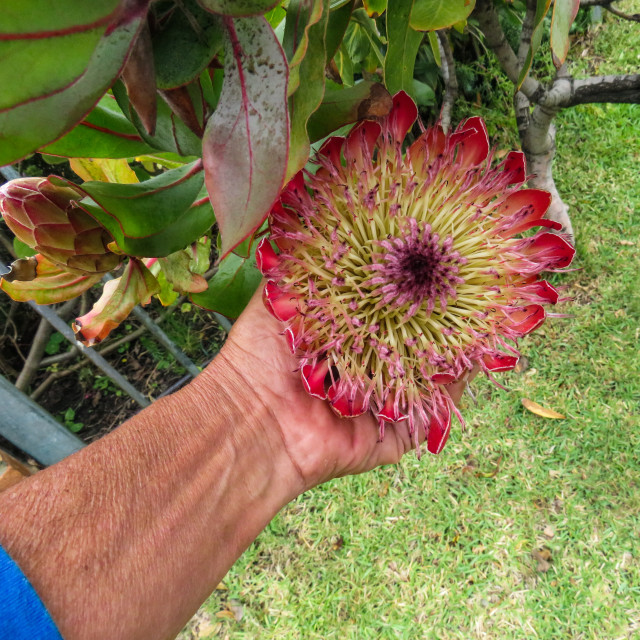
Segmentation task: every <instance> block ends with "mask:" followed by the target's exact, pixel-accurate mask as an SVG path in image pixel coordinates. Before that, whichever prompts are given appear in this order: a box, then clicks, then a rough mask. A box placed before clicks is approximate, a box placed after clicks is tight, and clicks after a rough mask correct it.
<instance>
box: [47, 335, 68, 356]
mask: <svg viewBox="0 0 640 640" xmlns="http://www.w3.org/2000/svg"><path fill="white" fill-rule="evenodd" d="M65 340H66V338H65V337H64V336H63V335H62V334H61V333H59V332H58V331H55V332H54V333H52V334H51V335H50V336H49V340H47V346H46V347H45V348H44V352H45V353H46V354H47V355H48V356H55V355H56V353H60V347H61V346H62V345H63V344H64V343H65Z"/></svg>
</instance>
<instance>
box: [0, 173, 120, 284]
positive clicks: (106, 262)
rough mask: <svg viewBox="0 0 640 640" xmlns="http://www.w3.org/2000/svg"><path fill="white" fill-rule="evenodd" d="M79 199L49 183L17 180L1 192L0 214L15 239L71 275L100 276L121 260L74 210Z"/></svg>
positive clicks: (69, 190) (98, 229)
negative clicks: (86, 274) (95, 274)
mask: <svg viewBox="0 0 640 640" xmlns="http://www.w3.org/2000/svg"><path fill="white" fill-rule="evenodd" d="M82 197H83V194H82V192H81V191H80V190H78V189H75V188H74V187H71V186H67V187H63V186H58V185H56V184H53V183H52V182H51V180H50V179H49V178H19V179H17V180H12V181H11V182H7V183H6V184H5V185H3V186H2V187H0V213H2V216H3V217H4V220H5V222H6V223H7V226H8V227H9V229H11V231H13V233H14V234H15V235H16V236H17V238H18V239H19V240H21V241H22V242H24V243H25V244H26V245H28V246H29V247H31V248H32V249H35V250H36V251H37V252H39V253H41V254H42V255H43V256H45V257H46V258H48V259H49V260H50V261H51V262H53V263H55V264H56V265H58V266H60V267H62V268H64V269H67V270H68V271H72V272H74V273H104V272H107V271H110V270H111V269H114V268H115V267H116V266H117V265H118V264H119V262H120V257H119V256H117V255H116V254H115V253H113V252H111V251H109V250H108V249H107V244H108V243H109V242H111V241H112V240H113V238H112V237H111V235H110V234H109V232H108V231H107V230H106V229H104V228H103V227H102V226H100V225H99V224H98V223H97V222H96V221H95V220H94V219H93V218H92V217H91V216H89V215H88V214H87V213H86V212H85V211H83V210H82V209H81V208H80V206H79V205H78V200H80V199H82Z"/></svg>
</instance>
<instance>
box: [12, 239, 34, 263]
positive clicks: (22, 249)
mask: <svg viewBox="0 0 640 640" xmlns="http://www.w3.org/2000/svg"><path fill="white" fill-rule="evenodd" d="M13 250H14V251H15V252H16V257H18V258H29V257H31V256H35V255H36V253H37V251H35V250H34V249H32V248H31V247H30V246H29V245H28V244H25V243H24V242H22V240H18V238H14V239H13Z"/></svg>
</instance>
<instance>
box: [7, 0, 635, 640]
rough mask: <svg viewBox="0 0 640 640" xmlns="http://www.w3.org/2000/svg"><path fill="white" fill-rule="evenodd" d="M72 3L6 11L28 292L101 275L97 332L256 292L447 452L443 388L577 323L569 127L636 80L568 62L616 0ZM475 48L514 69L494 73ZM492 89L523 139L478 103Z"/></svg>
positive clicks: (14, 271)
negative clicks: (560, 164) (35, 162)
mask: <svg viewBox="0 0 640 640" xmlns="http://www.w3.org/2000/svg"><path fill="white" fill-rule="evenodd" d="M36 4H37V3H36ZM68 4H69V7H68V10H66V11H65V12H64V13H61V12H59V11H57V10H55V9H53V8H51V7H50V6H49V5H48V4H47V3H44V4H43V5H42V6H41V7H40V6H38V8H37V10H36V9H35V8H34V10H33V11H32V10H27V9H26V8H25V6H24V2H21V1H18V0H15V1H14V0H12V1H11V2H10V3H9V6H7V7H6V8H4V9H3V16H2V17H0V47H1V48H2V49H4V56H3V57H2V59H3V60H4V62H3V63H2V66H1V67H0V76H1V77H2V78H3V80H4V82H3V87H6V88H7V89H6V90H5V91H4V92H3V97H2V103H1V104H0V165H10V164H15V166H22V161H23V160H24V159H25V158H30V157H32V155H33V154H38V157H39V158H40V159H42V160H44V162H45V163H48V164H49V166H50V168H51V171H50V172H44V171H43V172H42V175H38V176H33V175H30V176H28V177H20V178H17V179H15V180H12V181H10V182H7V183H6V184H4V185H3V186H2V187H1V188H0V211H1V212H2V216H3V219H4V221H5V223H6V225H7V227H8V228H9V229H10V230H11V231H12V232H13V234H14V236H15V240H13V242H12V250H13V253H14V255H15V260H14V261H13V263H12V264H11V265H9V266H8V267H7V269H6V270H5V272H4V274H3V276H4V277H3V278H2V280H0V288H2V289H3V291H4V292H5V293H6V294H8V295H9V296H10V297H11V298H12V299H14V300H18V301H28V300H33V301H35V302H37V303H39V304H58V303H65V302H67V301H69V300H73V299H75V298H76V297H78V296H80V295H81V294H83V292H87V291H93V290H94V288H96V287H98V286H102V292H101V294H100V295H99V297H98V299H97V300H96V301H95V303H94V304H93V307H92V308H90V309H86V310H84V312H83V313H82V314H81V315H79V316H78V317H76V318H75V321H74V322H73V327H74V330H75V332H76V334H77V337H78V339H79V340H81V341H82V342H83V343H84V344H86V345H96V344H98V343H100V342H101V341H103V340H104V339H106V338H107V337H108V336H109V334H110V333H111V332H112V331H114V330H115V329H116V328H117V327H119V326H122V325H123V323H125V321H126V320H127V318H128V316H129V314H130V313H131V311H132V309H133V308H134V307H135V306H136V305H139V304H142V305H146V304H148V303H149V302H150V300H151V299H152V298H154V297H155V298H157V299H159V300H160V302H161V303H162V304H163V305H171V304H172V303H174V302H175V301H176V299H178V297H179V296H187V298H186V299H188V300H189V301H190V302H191V303H193V304H195V305H198V306H200V307H203V308H205V309H209V310H212V311H215V312H218V313H220V314H222V315H224V316H226V317H229V318H234V317H237V316H238V315H239V314H240V313H241V311H242V310H243V309H244V307H245V306H246V304H247V303H248V301H249V300H250V298H251V296H252V295H253V294H254V292H255V291H256V290H257V289H258V288H259V287H262V289H263V300H264V304H265V305H266V307H267V309H268V310H269V311H270V312H271V313H272V314H273V315H274V316H275V317H276V318H278V319H279V320H280V321H281V322H282V327H283V340H287V341H288V343H289V346H290V348H291V350H292V352H293V353H295V354H296V355H297V356H298V357H299V361H300V384H301V385H304V387H305V388H306V389H307V391H308V392H309V393H310V394H312V395H315V396H317V397H319V398H322V399H326V400H327V401H328V402H329V403H330V404H331V405H332V407H333V408H334V410H335V411H336V412H337V413H338V414H339V415H341V416H345V418H348V417H349V416H356V415H359V414H361V413H363V412H365V411H372V412H373V413H374V415H376V417H377V418H378V421H379V425H380V437H384V430H385V426H386V425H389V424H391V423H402V426H404V427H406V428H407V429H409V431H410V432H411V434H413V435H414V437H415V440H416V447H417V449H418V451H419V440H421V439H422V438H424V439H425V440H426V448H427V449H428V450H429V451H430V452H432V453H439V452H440V451H441V450H442V448H443V446H444V444H445V443H446V442H447V439H448V437H449V434H450V429H451V422H452V415H453V416H456V415H457V416H458V418H459V419H460V421H461V422H463V420H462V415H461V414H460V412H459V410H458V409H457V407H456V406H455V405H454V404H453V403H452V402H451V399H450V398H449V395H448V392H447V385H448V384H450V383H452V382H453V381H455V380H458V379H461V378H464V377H466V376H468V375H469V374H470V373H475V372H476V371H478V370H479V371H480V372H482V373H484V374H485V375H486V376H487V377H489V378H490V379H491V381H492V383H495V384H497V385H498V386H501V385H502V383H503V382H504V380H503V379H502V378H501V377H499V375H496V374H500V373H501V372H503V371H509V370H512V369H514V368H515V367H516V366H518V362H519V357H520V355H521V351H522V341H521V339H522V338H523V337H524V336H525V335H527V334H529V333H531V332H533V331H534V330H535V329H538V328H540V327H541V325H542V323H543V322H544V321H545V319H546V318H550V323H551V324H556V323H557V324H559V323H560V322H564V323H571V322H572V320H571V318H567V319H565V320H562V321H560V320H558V321H557V322H556V320H554V319H553V318H554V316H566V315H568V314H567V312H566V311H567V308H568V310H569V313H571V307H570V305H564V308H563V309H561V312H560V313H557V312H556V313H553V312H549V311H548V310H547V305H552V304H556V303H557V302H564V301H567V300H569V298H571V297H573V296H575V292H574V291H572V292H571V294H569V293H565V289H566V284H565V281H564V280H563V278H566V277H567V276H564V275H562V273H563V272H565V273H566V272H567V269H568V268H569V269H570V268H571V267H570V263H571V262H572V259H573V256H574V253H575V251H576V248H575V247H576V245H577V246H578V248H579V247H580V242H581V241H583V240H582V239H581V238H580V236H579V234H578V233H577V232H576V231H575V229H574V226H575V218H574V220H573V223H572V219H570V217H569V207H568V205H567V202H568V199H567V197H566V192H569V188H568V185H566V183H565V184H564V185H563V184H562V182H561V180H559V179H558V177H557V175H556V176H554V164H553V163H554V158H555V157H556V154H557V153H560V154H561V153H562V150H561V149H560V150H559V151H557V150H556V143H557V140H558V139H559V138H560V137H561V134H560V132H559V131H558V132H556V126H555V122H556V120H557V119H558V118H559V117H562V115H563V114H564V113H571V111H572V109H573V108H574V107H578V106H580V105H591V104H593V103H637V102H640V74H638V73H634V72H633V71H630V70H624V71H623V72H615V73H604V74H599V73H594V70H595V65H592V66H593V68H591V67H588V68H587V69H586V71H587V73H584V71H585V68H584V67H583V68H581V69H580V72H581V73H580V76H585V77H577V76H576V77H574V76H573V75H572V68H571V67H570V66H569V65H568V64H567V63H566V59H567V55H568V53H569V46H570V42H571V38H570V33H575V30H576V29H578V28H580V21H581V20H582V21H587V22H588V21H589V19H590V18H587V17H585V16H586V15H587V14H588V15H589V16H592V15H593V8H594V7H601V8H602V10H604V11H606V12H613V13H615V14H616V15H618V16H619V18H620V19H621V20H629V23H630V24H631V25H632V26H633V21H634V20H635V21H637V15H632V14H631V13H627V12H626V11H622V10H619V9H617V8H616V6H617V3H614V2H610V1H609V2H607V1H606V0H603V1H602V2H591V1H590V0H588V1H585V0H582V2H580V1H579V0H556V1H555V2H553V3H552V2H551V0H528V1H527V2H521V1H518V0H514V1H513V2H508V1H505V2H503V1H501V0H477V1H476V2H473V0H459V1H452V2H439V1H437V0H398V1H397V2H396V1H395V0H389V1H388V2H386V1H380V2H379V1H373V0H369V1H364V2H357V1H355V0H347V1H344V0H331V1H330V0H298V1H296V0H290V1H289V2H274V1H273V0H243V1H242V2H228V1H225V0H197V1H196V0H156V1H154V2H147V1H144V0H109V1H108V2H100V3H95V4H91V5H89V4H88V3H86V2H81V1H80V0H77V2H76V0H73V1H72V2H71V3H68ZM581 7H582V10H580V9H581ZM579 10H580V13H578V12H579ZM54 50H55V51H56V55H55V56H54V55H52V54H51V52H52V51H54ZM483 51H484V52H486V53H488V52H491V55H492V56H493V58H492V60H493V64H494V67H493V70H492V73H496V74H497V73H499V72H500V71H501V72H503V73H504V76H501V79H500V80H491V81H490V83H489V84H488V85H487V83H486V82H485V83H484V84H483V80H482V78H481V74H480V73H478V66H477V60H478V59H480V58H481V55H483V54H482V53H481V52H483ZM588 61H589V60H588V58H587V60H586V62H588ZM474 65H475V66H474ZM470 69H473V71H472V72H469V70H470ZM496 87H499V88H500V89H504V88H505V87H507V88H508V89H507V94H508V95H509V96H510V101H505V102H504V104H503V105H502V107H503V114H502V117H503V118H504V122H508V123H515V126H514V127H513V131H514V133H513V135H509V134H506V135H500V133H499V132H498V131H496V126H495V125H494V124H492V123H491V122H490V118H491V117H492V115H493V114H491V113H488V112H487V109H486V108H484V105H483V102H484V103H485V105H486V103H488V102H489V101H490V98H488V97H487V92H492V91H494V90H496ZM463 99H467V100H466V104H465V106H464V107H461V106H460V104H461V102H462V101H463ZM470 103H475V105H476V107H477V109H476V112H474V107H473V105H471V104H470ZM636 114H637V112H636ZM480 116H482V117H480ZM569 117H570V116H569ZM576 117H578V116H576ZM497 118H498V119H499V118H500V116H498V117H497ZM457 120H459V122H458V121H457ZM485 120H487V123H485ZM487 124H488V126H487ZM489 132H491V133H492V134H496V133H498V135H497V136H493V135H492V136H490V135H489ZM491 138H498V144H497V145H496V144H493V145H492V144H491ZM507 146H509V148H505V147H507ZM516 146H519V147H520V149H521V150H518V149H517V148H516ZM60 162H63V163H65V164H64V165H62V164H60ZM67 162H68V164H67ZM16 163H20V164H16ZM62 166H64V167H65V170H64V171H60V172H58V171H57V167H62ZM45 173H46V175H45ZM57 173H59V175H56V174H57ZM563 186H564V188H565V189H566V192H563ZM581 189H583V192H584V196H583V197H585V198H588V191H589V185H588V182H587V181H585V183H584V184H582V185H581ZM586 241H587V239H586V238H585V239H584V242H586ZM111 272H113V275H114V276H115V277H114V278H112V279H110V280H109V281H107V282H106V283H102V280H103V277H104V276H105V274H107V273H111ZM556 272H560V273H556ZM572 273H573V272H572ZM545 274H546V275H545ZM263 277H264V278H266V281H265V282H262V279H263ZM543 278H547V279H543ZM61 306H62V305H61ZM564 326H566V324H565V325H564ZM550 331H551V333H552V334H553V336H554V337H555V338H556V339H557V340H558V341H559V342H560V343H561V342H562V336H561V335H560V334H559V331H557V330H553V329H551V330H550ZM519 343H520V344H519ZM525 344H526V343H525ZM519 366H520V367H522V361H521V362H520V365H519ZM480 388H481V390H484V389H485V387H483V386H481V387H480ZM487 393H488V392H486V391H482V392H481V393H480V394H479V395H480V398H479V399H480V401H481V402H482V401H483V399H485V397H486V395H487ZM529 402H530V404H529V408H530V409H531V410H532V411H534V413H538V414H540V415H543V416H544V415H545V413H546V415H547V416H550V417H553V413H554V412H549V410H548V409H545V408H543V407H540V406H539V405H537V404H536V403H534V402H531V401H529ZM485 417H487V418H488V416H485ZM71 422H73V419H72V420H71ZM474 464H475V463H474ZM497 464H498V465H499V461H498V463H497ZM470 470H471V472H472V473H475V468H474V466H473V464H472V465H471V467H470ZM276 526H277V525H276ZM336 544H337V545H338V547H340V546H341V544H342V543H340V542H338V543H336ZM545 558H546V559H545ZM547 561H549V557H547V556H545V555H544V553H543V555H542V556H540V559H539V562H540V563H542V562H547ZM232 617H233V616H232ZM354 637H355V636H354ZM371 637H374V636H371ZM389 637H391V636H389ZM451 637H454V636H451ZM455 637H457V636H455ZM496 637H498V636H496ZM505 637H506V636H505ZM546 637H550V636H546ZM576 637H577V636H576ZM589 637H591V636H589ZM593 637H596V636H593ZM611 637H613V636H611Z"/></svg>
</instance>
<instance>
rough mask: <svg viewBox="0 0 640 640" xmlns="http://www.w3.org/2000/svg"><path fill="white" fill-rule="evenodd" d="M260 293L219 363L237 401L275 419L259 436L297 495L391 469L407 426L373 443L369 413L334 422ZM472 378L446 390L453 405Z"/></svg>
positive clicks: (406, 439)
mask: <svg viewBox="0 0 640 640" xmlns="http://www.w3.org/2000/svg"><path fill="white" fill-rule="evenodd" d="M260 294H261V289H260V290H259V291H258V292H257V293H256V294H255V295H254V296H253V299H252V300H251V302H250V303H249V305H248V307H247V308H246V310H245V311H244V313H243V314H242V316H241V317H240V318H239V320H238V321H237V323H236V324H235V326H234V328H233V330H232V331H231V333H230V335H229V338H228V340H227V343H226V345H225V347H224V348H223V350H222V352H221V353H220V356H219V357H220V358H222V359H223V360H224V361H225V362H226V364H227V366H228V368H229V369H231V370H232V371H234V372H235V373H236V375H237V376H239V377H240V378H241V380H242V383H241V384H238V385H234V387H235V389H242V388H244V389H246V391H247V395H246V396H245V397H243V398H242V399H241V402H243V403H262V404H263V405H264V406H265V409H266V410H267V411H268V412H270V413H271V414H272V415H273V417H274V418H275V419H274V420H273V421H271V422H272V423H273V428H272V430H271V432H269V431H267V435H266V437H271V438H275V439H277V440H281V441H282V444H283V445H284V447H285V449H286V451H287V454H288V456H289V457H290V459H291V462H292V463H293V465H294V466H295V468H296V469H297V472H298V473H299V474H300V476H301V477H302V481H303V484H304V488H305V489H308V488H310V487H312V486H315V485H317V484H320V483H322V482H326V481H327V480H330V479H331V478H336V477H339V476H344V475H348V474H357V473H362V472H364V471H369V470H371V469H373V468H375V467H377V466H379V465H383V464H393V463H396V462H398V461H399V460H400V458H402V456H403V455H404V454H405V453H407V452H408V451H410V450H411V449H412V448H413V446H414V445H413V441H412V438H411V437H410V436H409V431H408V428H407V425H406V423H399V424H389V425H387V428H386V431H385V437H384V440H383V441H382V442H379V441H378V423H377V420H376V419H375V418H374V417H373V416H372V415H371V413H367V414H364V415H362V416H359V417H357V418H340V417H338V416H337V415H336V414H335V413H334V412H333V410H332V409H331V407H330V406H329V403H328V402H327V401H325V400H320V399H318V398H314V397H313V396H311V395H309V394H308V393H307V392H306V391H305V389H304V387H303V385H302V381H301V379H300V372H299V361H298V359H297V358H296V357H295V356H293V355H291V353H290V352H289V349H288V347H287V344H286V341H285V339H284V337H283V336H282V335H280V334H281V333H282V331H283V326H282V324H281V323H280V322H279V321H278V320H276V319H275V318H273V317H272V316H271V315H270V314H269V313H268V312H267V310H266V309H265V308H264V305H263V304H262V300H261V298H260ZM476 372H477V371H476V370H474V371H472V372H471V374H470V375H469V376H468V378H467V379H466V380H460V381H456V382H454V383H452V384H450V385H448V390H449V393H450V394H451V397H452V398H453V399H454V401H455V402H456V403H457V402H459V401H460V398H461V397H462V393H463V392H464V389H465V386H466V384H467V382H468V381H469V380H470V379H472V378H473V376H475V374H476ZM245 406H251V404H249V405H246V404H245ZM269 433H270V434H271V435H268V434H269ZM262 437H265V436H262ZM422 439H424V438H422Z"/></svg>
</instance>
